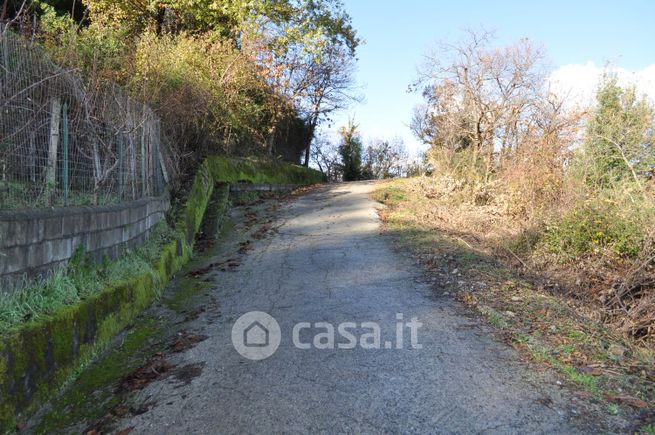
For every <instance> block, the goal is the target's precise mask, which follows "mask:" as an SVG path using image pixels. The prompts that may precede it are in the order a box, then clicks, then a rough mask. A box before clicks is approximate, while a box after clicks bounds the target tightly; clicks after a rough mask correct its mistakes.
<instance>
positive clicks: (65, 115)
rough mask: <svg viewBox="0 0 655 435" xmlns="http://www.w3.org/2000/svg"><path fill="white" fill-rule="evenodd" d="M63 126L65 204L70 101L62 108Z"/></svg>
mask: <svg viewBox="0 0 655 435" xmlns="http://www.w3.org/2000/svg"><path fill="white" fill-rule="evenodd" d="M62 112H63V116H62V124H63V125H62V127H63V130H64V140H63V145H64V162H63V163H64V165H63V166H64V168H63V169H64V174H63V175H64V205H66V206H67V205H68V103H66V102H65V103H64V105H63V108H62Z"/></svg>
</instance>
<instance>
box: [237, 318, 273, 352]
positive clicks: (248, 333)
mask: <svg viewBox="0 0 655 435" xmlns="http://www.w3.org/2000/svg"><path fill="white" fill-rule="evenodd" d="M270 335H271V333H270V332H269V330H268V329H266V327H265V326H264V325H262V324H261V323H259V322H258V321H256V320H255V321H254V322H252V323H251V324H250V326H248V327H247V328H246V329H244V330H243V344H244V345H245V346H246V347H266V346H268V344H269V341H270Z"/></svg>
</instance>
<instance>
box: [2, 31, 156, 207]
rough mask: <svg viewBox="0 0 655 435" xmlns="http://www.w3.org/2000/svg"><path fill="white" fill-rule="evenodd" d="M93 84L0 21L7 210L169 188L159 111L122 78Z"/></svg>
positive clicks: (109, 199)
mask: <svg viewBox="0 0 655 435" xmlns="http://www.w3.org/2000/svg"><path fill="white" fill-rule="evenodd" d="M0 26H1V24H0ZM90 88H91V86H88V85H85V83H84V82H83V81H82V79H81V78H80V77H79V76H78V75H77V74H76V73H75V72H74V71H72V70H67V69H65V68H62V67H61V66H58V65H56V64H55V63H54V62H52V61H51V60H49V58H48V56H47V55H46V54H45V53H44V51H43V49H42V48H41V47H39V46H38V45H35V44H31V43H30V42H29V41H27V40H26V39H24V38H22V37H21V36H19V35H16V34H14V33H12V32H11V31H9V30H7V29H3V28H2V27H0V209H11V208H34V207H50V206H67V205H105V204H112V203H119V202H124V201H129V200H134V199H138V198H141V197H145V196H156V195H160V194H161V193H163V190H164V188H165V186H166V183H167V181H168V174H167V170H166V163H165V162H166V161H167V160H166V158H165V150H164V147H163V144H162V141H161V134H160V121H159V118H158V117H157V116H156V115H155V113H154V112H153V111H152V110H151V109H150V108H149V107H148V106H146V105H145V104H142V103H139V102H137V101H135V100H134V99H132V98H130V97H129V96H128V95H127V93H126V92H125V91H124V90H123V89H121V88H120V87H119V86H117V85H115V84H112V83H103V84H102V85H94V86H92V89H90Z"/></svg>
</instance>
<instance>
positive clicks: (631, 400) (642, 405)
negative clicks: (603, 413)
mask: <svg viewBox="0 0 655 435" xmlns="http://www.w3.org/2000/svg"><path fill="white" fill-rule="evenodd" d="M607 399H608V400H609V401H610V402H617V403H625V404H626V405H630V406H632V407H634V408H639V409H646V408H648V403H646V402H645V401H643V400H641V399H637V398H636V397H632V396H626V395H622V396H607Z"/></svg>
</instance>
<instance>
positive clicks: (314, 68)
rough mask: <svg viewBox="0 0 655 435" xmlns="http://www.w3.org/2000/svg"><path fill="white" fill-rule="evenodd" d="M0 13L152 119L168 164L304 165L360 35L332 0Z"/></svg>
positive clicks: (42, 6)
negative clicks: (259, 160) (223, 160)
mask: <svg viewBox="0 0 655 435" xmlns="http://www.w3.org/2000/svg"><path fill="white" fill-rule="evenodd" d="M1 13H2V17H0V22H2V21H5V22H7V28H8V29H11V30H12V31H15V32H19V33H21V34H22V35H23V36H24V37H25V38H26V40H29V41H31V42H35V43H38V44H42V45H43V46H44V47H45V49H46V52H47V54H48V55H49V56H50V57H51V58H52V60H53V61H55V62H56V63H58V64H59V65H61V66H62V67H63V68H64V69H70V70H75V71H77V72H79V73H80V75H81V76H82V77H83V79H84V82H85V86H86V89H85V92H87V93H89V94H90V95H91V96H90V97H89V98H91V99H93V91H94V90H100V89H102V88H105V87H108V86H113V85H115V84H118V85H120V86H122V87H123V88H125V89H126V90H128V91H129V93H130V94H131V95H132V96H133V97H134V98H136V99H137V100H140V101H142V102H144V103H146V104H147V105H149V106H150V107H152V108H153V109H154V110H155V112H156V113H157V114H158V115H159V116H160V118H161V127H162V133H163V135H164V136H165V138H166V139H167V142H168V143H169V148H170V153H171V155H172V160H173V166H174V167H175V169H177V173H178V174H183V173H185V172H186V170H187V168H189V167H190V166H194V165H195V164H197V163H198V162H199V161H200V160H201V158H202V157H204V156H206V155H208V154H223V155H234V156H247V155H265V156H270V157H273V158H282V159H284V160H286V161H290V162H293V163H300V162H301V161H302V162H304V163H305V164H307V163H308V160H309V153H310V149H309V146H310V143H311V140H312V138H313V136H314V131H315V130H316V128H317V126H318V125H319V124H320V123H321V122H322V121H323V120H324V119H326V117H327V116H328V115H329V114H330V113H331V112H332V111H334V110H337V109H339V108H341V107H342V106H344V105H345V104H347V103H348V101H349V100H350V99H351V96H352V76H351V74H352V68H353V63H354V60H355V52H356V48H357V46H358V45H359V39H358V37H357V35H356V33H355V31H354V30H353V28H352V26H351V23H350V22H351V20H350V17H349V16H348V15H347V14H346V12H345V11H344V9H343V7H342V4H341V2H340V1H339V0H329V1H321V2H315V1H309V0H283V1H276V2H268V1H263V0H261V1H260V0H257V1H245V0H231V1H226V2H220V3H216V2H189V1H178V0H171V1H150V0H148V1H142V2H127V1H120V2H115V1H108V0H84V1H81V2H80V1H77V2H71V1H59V0H35V1H30V2H24V3H21V2H12V1H9V2H5V3H4V7H3V10H2V11H1Z"/></svg>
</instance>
